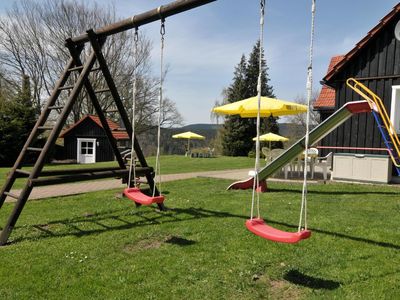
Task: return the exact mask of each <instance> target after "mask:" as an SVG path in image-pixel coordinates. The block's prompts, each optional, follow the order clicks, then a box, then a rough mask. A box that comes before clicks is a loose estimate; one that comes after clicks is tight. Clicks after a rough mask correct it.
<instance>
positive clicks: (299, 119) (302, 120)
mask: <svg viewBox="0 0 400 300" xmlns="http://www.w3.org/2000/svg"><path fill="white" fill-rule="evenodd" d="M318 95H319V91H314V92H313V94H312V98H311V103H310V106H311V109H310V125H311V126H315V125H317V124H318V123H319V113H318V112H317V111H315V110H314V109H313V107H314V103H315V101H316V100H317V98H318ZM294 102H296V103H299V104H303V105H307V99H306V97H305V96H297V97H296V98H295V100H294ZM288 119H289V122H291V123H294V124H297V125H299V126H301V127H302V128H303V129H304V131H305V128H306V120H307V114H298V115H292V116H289V117H288Z"/></svg>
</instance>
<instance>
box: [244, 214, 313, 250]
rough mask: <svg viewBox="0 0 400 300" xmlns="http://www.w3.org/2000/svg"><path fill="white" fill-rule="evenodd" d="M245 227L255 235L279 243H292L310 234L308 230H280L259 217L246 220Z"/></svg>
mask: <svg viewBox="0 0 400 300" xmlns="http://www.w3.org/2000/svg"><path fill="white" fill-rule="evenodd" d="M246 227H247V229H248V230H250V231H251V232H252V233H254V234H255V235H258V236H260V237H262V238H264V239H267V240H271V241H274V242H280V243H289V244H294V243H298V242H300V241H301V240H305V239H307V238H309V237H310V236H311V231H310V230H302V231H300V232H287V231H282V230H279V229H276V228H273V227H271V226H269V225H267V224H266V223H265V222H264V220H263V219H260V218H254V219H252V220H247V221H246Z"/></svg>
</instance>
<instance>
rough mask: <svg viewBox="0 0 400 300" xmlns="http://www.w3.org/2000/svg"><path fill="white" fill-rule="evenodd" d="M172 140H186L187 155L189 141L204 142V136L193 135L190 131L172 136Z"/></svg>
mask: <svg viewBox="0 0 400 300" xmlns="http://www.w3.org/2000/svg"><path fill="white" fill-rule="evenodd" d="M172 138H174V139H187V140H188V146H187V153H188V152H189V148H190V140H204V139H205V137H204V136H202V135H200V134H197V133H194V132H191V131H186V132H183V133H178V134H174V135H173V136H172ZM187 153H186V154H187Z"/></svg>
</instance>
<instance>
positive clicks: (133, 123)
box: [128, 27, 139, 188]
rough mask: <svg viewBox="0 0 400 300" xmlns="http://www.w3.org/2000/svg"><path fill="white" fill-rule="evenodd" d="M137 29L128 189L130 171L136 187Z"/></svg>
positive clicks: (134, 37)
mask: <svg viewBox="0 0 400 300" xmlns="http://www.w3.org/2000/svg"><path fill="white" fill-rule="evenodd" d="M138 31H139V29H138V28H137V27H136V28H135V34H134V36H133V42H134V48H133V49H134V53H133V67H134V70H133V91H132V140H131V161H130V164H129V177H128V187H129V188H130V187H131V180H132V171H133V185H134V187H136V185H137V179H136V163H135V161H134V157H133V153H134V149H135V119H136V118H135V110H136V93H137V63H138V53H139V51H138V44H139V34H138Z"/></svg>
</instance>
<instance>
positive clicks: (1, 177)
mask: <svg viewBox="0 0 400 300" xmlns="http://www.w3.org/2000/svg"><path fill="white" fill-rule="evenodd" d="M147 163H148V165H149V166H152V167H155V157H149V158H147ZM160 165H161V173H162V174H175V173H188V172H200V171H215V170H228V169H241V168H253V167H254V166H253V165H254V159H253V158H248V157H228V156H220V157H216V158H190V157H185V156H183V155H180V156H178V155H165V156H161V158H160ZM114 166H115V167H117V166H118V163H117V162H115V161H111V162H101V163H96V164H87V165H80V164H69V165H46V166H45V168H44V169H45V170H59V169H77V168H94V167H96V168H97V167H98V168H101V167H114ZM26 169H27V170H29V169H31V168H30V167H27V168H26ZM9 171H10V168H0V187H1V186H2V185H3V183H4V181H5V180H6V177H7V173H8V172H9ZM24 182H25V181H24V180H22V179H18V180H17V181H16V183H15V184H14V187H13V188H22V187H23V184H24Z"/></svg>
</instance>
